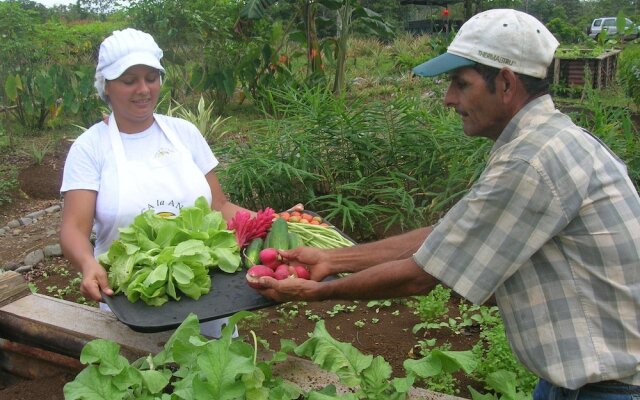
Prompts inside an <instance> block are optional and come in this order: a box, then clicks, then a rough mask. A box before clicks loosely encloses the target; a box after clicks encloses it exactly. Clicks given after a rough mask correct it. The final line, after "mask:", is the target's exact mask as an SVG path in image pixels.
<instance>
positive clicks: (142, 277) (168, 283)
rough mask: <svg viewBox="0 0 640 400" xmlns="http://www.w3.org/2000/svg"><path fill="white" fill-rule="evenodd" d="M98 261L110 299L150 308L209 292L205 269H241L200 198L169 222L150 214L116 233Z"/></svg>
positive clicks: (214, 214) (218, 217)
mask: <svg viewBox="0 0 640 400" xmlns="http://www.w3.org/2000/svg"><path fill="white" fill-rule="evenodd" d="M98 261H99V262H100V264H102V265H103V266H104V267H105V269H106V270H107V271H108V277H109V284H110V285H111V287H112V288H113V289H114V292H115V293H120V292H122V293H124V294H125V295H126V296H127V299H128V300H129V301H131V302H136V301H138V300H143V301H144V302H145V303H147V304H149V305H154V306H159V305H162V304H164V303H166V302H167V301H169V299H170V298H171V299H173V300H180V297H181V295H186V296H188V297H190V298H193V299H196V300H197V299H198V298H200V296H201V295H203V294H205V293H208V292H209V290H210V289H211V277H210V275H209V269H211V268H219V269H220V270H222V271H224V272H227V273H233V272H236V271H237V270H238V269H239V268H240V267H241V266H240V249H239V247H238V242H237V241H236V238H235V235H234V233H233V232H232V231H229V230H227V223H226V221H225V220H224V219H223V218H222V214H221V213H220V212H218V211H212V210H211V208H210V207H209V202H208V201H207V200H206V199H205V198H204V197H199V198H198V199H196V201H195V205H194V206H191V207H183V208H181V209H180V214H179V215H177V216H176V217H175V218H163V217H161V216H159V215H158V214H156V213H155V212H154V211H153V210H147V211H145V212H144V213H142V214H140V215H138V216H137V217H136V218H135V219H134V220H133V222H132V223H131V224H130V225H129V226H127V227H125V228H120V236H119V238H118V240H115V241H114V242H113V243H112V244H111V246H110V247H109V250H108V251H107V252H106V253H103V254H101V255H100V256H98Z"/></svg>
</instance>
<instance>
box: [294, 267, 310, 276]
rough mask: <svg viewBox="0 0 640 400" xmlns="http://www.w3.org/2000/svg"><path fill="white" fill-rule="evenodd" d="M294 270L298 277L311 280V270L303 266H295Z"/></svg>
mask: <svg viewBox="0 0 640 400" xmlns="http://www.w3.org/2000/svg"><path fill="white" fill-rule="evenodd" d="M293 268H294V269H295V271H296V275H297V276H298V278H301V279H311V274H309V270H308V269H306V268H305V267H303V266H302V265H294V266H293Z"/></svg>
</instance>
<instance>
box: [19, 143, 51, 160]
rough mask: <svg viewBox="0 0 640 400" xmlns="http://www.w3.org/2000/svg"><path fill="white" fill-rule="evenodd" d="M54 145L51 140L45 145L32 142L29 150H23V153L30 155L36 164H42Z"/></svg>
mask: <svg viewBox="0 0 640 400" xmlns="http://www.w3.org/2000/svg"><path fill="white" fill-rule="evenodd" d="M52 147H53V146H52V143H51V142H47V143H45V144H44V145H39V144H37V143H35V142H32V143H31V147H30V148H29V149H28V150H27V151H23V153H24V154H26V155H28V156H30V157H31V160H32V161H33V163H34V164H35V165H41V164H42V162H43V161H44V158H45V157H46V156H47V154H49V153H50V152H51V148H52Z"/></svg>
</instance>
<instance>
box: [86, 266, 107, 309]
mask: <svg viewBox="0 0 640 400" xmlns="http://www.w3.org/2000/svg"><path fill="white" fill-rule="evenodd" d="M80 293H81V294H82V295H83V296H84V297H87V298H89V299H91V300H95V301H101V300H102V293H104V294H105V295H107V296H112V295H113V290H111V288H110V287H109V280H108V278H107V271H105V269H104V268H103V267H102V266H101V265H100V264H98V263H97V262H93V263H91V264H89V265H87V266H83V268H82V282H81V283H80Z"/></svg>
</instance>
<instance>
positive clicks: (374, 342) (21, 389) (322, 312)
mask: <svg viewBox="0 0 640 400" xmlns="http://www.w3.org/2000/svg"><path fill="white" fill-rule="evenodd" d="M68 148H69V143H68V142H60V143H59V144H58V145H57V146H56V148H55V151H54V152H52V153H51V154H49V155H48V156H47V157H45V159H44V160H43V162H42V163H41V164H39V165H34V164H33V163H32V161H31V158H30V157H28V156H19V155H15V154H0V163H3V164H4V163H13V165H16V166H17V167H18V169H19V174H18V180H19V187H20V190H19V192H18V193H16V194H15V196H14V198H13V201H12V202H11V203H10V204H5V205H1V206H0V228H1V227H4V226H6V225H7V224H8V223H9V222H10V221H12V220H17V219H20V218H22V217H24V216H25V215H27V214H29V213H32V212H35V211H40V210H45V209H47V208H50V207H52V206H55V205H60V204H61V201H60V195H59V187H60V183H61V177H62V169H63V164H64V159H65V157H66V152H67V151H68ZM5 165H6V164H5ZM61 214H62V213H61V212H53V213H47V214H45V215H44V216H42V217H41V218H39V219H36V220H35V221H34V222H33V223H30V224H27V225H23V226H19V227H16V228H12V229H9V230H8V232H6V233H5V235H4V236H0V267H4V268H9V269H15V268H16V267H18V266H19V265H20V263H21V262H22V260H24V257H25V256H26V255H27V254H28V253H30V252H32V251H34V250H35V249H40V248H43V247H44V246H47V245H53V244H57V243H58V232H59V226H60V218H61ZM24 276H25V278H26V279H27V280H28V281H30V282H32V283H33V284H34V285H35V286H36V287H37V290H38V293H40V294H44V295H52V296H60V297H62V298H64V299H66V300H69V301H77V300H78V296H79V293H78V290H77V289H78V288H77V281H76V282H75V283H70V281H71V280H72V279H74V278H76V272H75V271H73V270H72V268H71V266H70V265H69V263H68V261H66V260H65V259H64V258H63V257H49V258H46V259H45V260H44V261H42V262H40V263H38V264H36V265H35V267H34V268H33V270H32V271H30V272H25V273H24ZM71 286H72V287H71ZM56 289H57V290H56ZM247 290H251V289H250V288H248V287H247ZM407 300H408V299H401V300H395V301H392V302H390V304H382V303H377V304H375V305H371V306H368V304H367V302H345V301H341V302H337V301H327V302H321V303H308V304H306V303H287V304H284V305H280V306H274V307H269V308H265V309H262V310H259V311H257V312H256V314H257V315H258V316H259V317H260V318H259V319H258V320H246V321H245V322H243V325H242V326H241V330H240V332H241V334H242V335H243V336H245V338H246V339H247V340H249V341H251V340H252V339H251V335H250V331H254V332H255V333H256V335H257V336H258V337H259V338H261V339H263V343H268V346H269V348H271V349H274V350H275V349H278V348H279V346H280V340H281V339H292V340H294V341H295V343H297V344H301V343H302V342H304V341H305V340H307V338H308V335H309V334H310V333H311V332H313V330H314V327H315V324H316V322H315V321H316V320H317V319H319V318H322V319H324V320H325V324H326V327H327V330H328V331H329V333H330V334H331V335H332V336H333V337H334V338H336V339H337V340H339V341H342V342H347V343H351V344H352V345H353V346H355V347H356V348H358V349H359V350H360V351H361V352H363V353H366V354H372V355H380V356H382V357H383V358H384V359H385V360H386V361H387V362H389V363H390V364H391V366H392V369H393V374H394V376H404V375H405V373H404V369H403V367H402V363H403V361H404V360H406V359H410V358H420V357H421V356H420V354H419V349H420V348H419V343H420V342H421V341H423V340H427V339H432V338H435V339H437V344H436V345H437V346H439V345H444V344H447V343H448V344H450V346H451V350H467V349H470V348H471V347H472V346H473V345H474V344H475V343H476V342H477V341H478V340H479V337H478V332H475V331H474V330H473V329H469V330H466V331H462V332H458V333H457V334H456V333H453V332H452V331H450V330H448V329H442V330H437V331H434V330H430V331H429V336H424V331H420V332H419V333H417V334H414V333H412V328H413V327H414V326H415V325H416V324H418V323H419V322H420V319H419V317H418V316H417V315H415V314H414V313H413V309H412V308H411V307H409V306H408V301H407ZM460 301H461V300H460V299H459V298H456V297H455V296H452V299H451V300H450V307H449V309H450V316H452V317H455V316H456V314H457V310H458V305H459V302H460ZM73 377H74V376H73V375H71V374H64V375H57V376H53V377H49V378H45V379H39V380H36V381H34V380H24V381H19V382H18V383H12V384H8V383H7V382H3V379H2V375H0V398H2V399H12V400H28V399H37V400H41V399H43V398H47V399H62V398H63V395H62V388H63V386H64V384H65V383H66V382H68V381H69V380H71V379H73ZM456 377H457V379H458V383H457V388H459V392H457V393H456V395H457V396H460V397H465V398H470V394H469V392H468V389H467V386H468V385H472V386H473V387H474V388H476V389H478V390H482V387H481V385H479V384H478V383H477V382H474V381H473V380H470V379H469V378H468V377H466V376H462V375H457V376H456ZM5 381H6V380H5ZM416 386H420V387H426V385H425V384H424V382H419V383H418V384H416Z"/></svg>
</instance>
